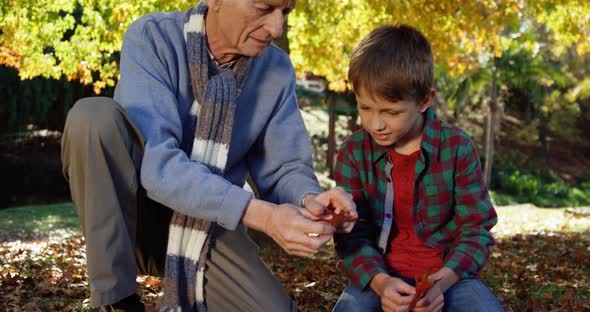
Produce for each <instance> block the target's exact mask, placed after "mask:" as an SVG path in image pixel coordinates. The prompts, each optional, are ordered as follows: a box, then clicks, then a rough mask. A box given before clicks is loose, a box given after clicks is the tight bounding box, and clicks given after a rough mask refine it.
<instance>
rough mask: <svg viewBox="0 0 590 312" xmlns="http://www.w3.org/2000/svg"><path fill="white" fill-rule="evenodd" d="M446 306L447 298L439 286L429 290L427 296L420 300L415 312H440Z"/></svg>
mask: <svg viewBox="0 0 590 312" xmlns="http://www.w3.org/2000/svg"><path fill="white" fill-rule="evenodd" d="M444 305H445V298H444V295H443V293H442V292H441V290H440V288H439V287H438V285H435V286H433V287H432V288H430V290H428V292H427V293H426V295H425V296H424V297H423V298H422V299H420V300H418V302H417V303H416V307H415V308H414V310H412V311H413V312H440V311H442V310H443V307H444Z"/></svg>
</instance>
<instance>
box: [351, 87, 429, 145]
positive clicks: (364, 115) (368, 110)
mask: <svg viewBox="0 0 590 312" xmlns="http://www.w3.org/2000/svg"><path fill="white" fill-rule="evenodd" d="M433 97H434V91H432V93H431V94H430V95H429V96H427V97H426V99H424V101H422V102H421V103H417V102H416V101H414V100H401V101H396V102H392V101H389V100H386V99H384V98H383V97H380V96H378V95H373V94H372V93H370V92H365V90H362V89H361V90H360V92H358V93H357V94H356V102H357V107H358V111H359V115H360V116H361V124H362V126H363V128H365V130H367V132H369V134H371V137H373V139H374V140H375V142H376V143H377V144H379V145H381V146H395V147H399V148H403V147H404V146H405V145H406V144H407V143H408V142H412V140H414V139H416V138H418V137H421V135H422V123H423V117H422V113H424V112H425V111H426V109H427V108H428V107H429V106H430V105H432V99H433Z"/></svg>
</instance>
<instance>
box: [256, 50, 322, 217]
mask: <svg viewBox="0 0 590 312" xmlns="http://www.w3.org/2000/svg"><path fill="white" fill-rule="evenodd" d="M267 49H274V47H268V48H267ZM281 53H283V52H281ZM271 75H277V76H280V75H282V76H283V77H276V78H277V79H275V80H276V81H281V80H282V81H286V82H287V83H285V84H284V87H283V88H282V91H281V92H280V95H279V98H278V100H277V101H278V102H277V103H278V104H276V108H275V109H274V111H273V113H272V115H271V117H270V119H269V120H268V122H267V124H266V126H265V127H264V130H263V131H262V133H261V134H260V135H259V137H258V139H257V140H256V142H255V143H254V146H253V147H252V148H251V150H250V151H249V153H248V154H249V156H248V166H249V169H250V174H251V175H252V178H253V180H254V182H255V184H256V188H257V190H258V193H259V195H260V198H261V199H263V200H267V201H270V202H274V203H290V204H293V205H297V206H299V205H301V203H302V200H303V197H304V196H305V195H307V194H319V193H321V192H322V189H321V188H320V186H319V182H318V180H317V178H316V176H315V174H314V171H313V161H312V147H311V140H310V138H309V134H308V133H307V130H306V128H305V123H304V122H303V117H302V116H301V112H300V111H299V105H298V104H297V99H296V96H295V73H294V71H293V67H292V65H291V62H290V61H289V59H288V58H287V57H286V55H285V56H284V58H282V59H281V60H280V61H278V64H275V68H274V69H273V72H272V73H271ZM285 76H286V77H288V78H285ZM277 87H280V86H277ZM273 104H274V103H273Z"/></svg>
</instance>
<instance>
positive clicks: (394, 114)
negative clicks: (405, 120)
mask: <svg viewBox="0 0 590 312" xmlns="http://www.w3.org/2000/svg"><path fill="white" fill-rule="evenodd" d="M387 113H388V114H389V115H391V116H397V115H399V112H394V111H388V112H387Z"/></svg>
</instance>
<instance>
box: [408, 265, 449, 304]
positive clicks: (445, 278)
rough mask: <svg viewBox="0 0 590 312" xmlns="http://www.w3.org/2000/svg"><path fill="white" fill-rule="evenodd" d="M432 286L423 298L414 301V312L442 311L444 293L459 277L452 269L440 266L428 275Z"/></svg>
mask: <svg viewBox="0 0 590 312" xmlns="http://www.w3.org/2000/svg"><path fill="white" fill-rule="evenodd" d="M428 279H429V280H431V281H433V282H434V283H435V284H434V286H433V287H432V288H431V289H430V290H429V291H428V292H427V293H426V295H425V296H424V298H422V299H420V300H419V301H418V302H417V303H416V308H415V309H414V311H415V312H430V311H436V312H438V311H442V310H443V307H444V293H445V292H446V291H447V289H449V288H450V287H451V286H453V285H454V284H455V283H457V282H458V281H459V280H460V278H459V275H457V274H456V273H455V272H454V271H453V270H451V269H450V268H448V267H442V268H441V269H440V270H438V271H437V272H436V273H434V274H432V275H430V276H429V277H428Z"/></svg>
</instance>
